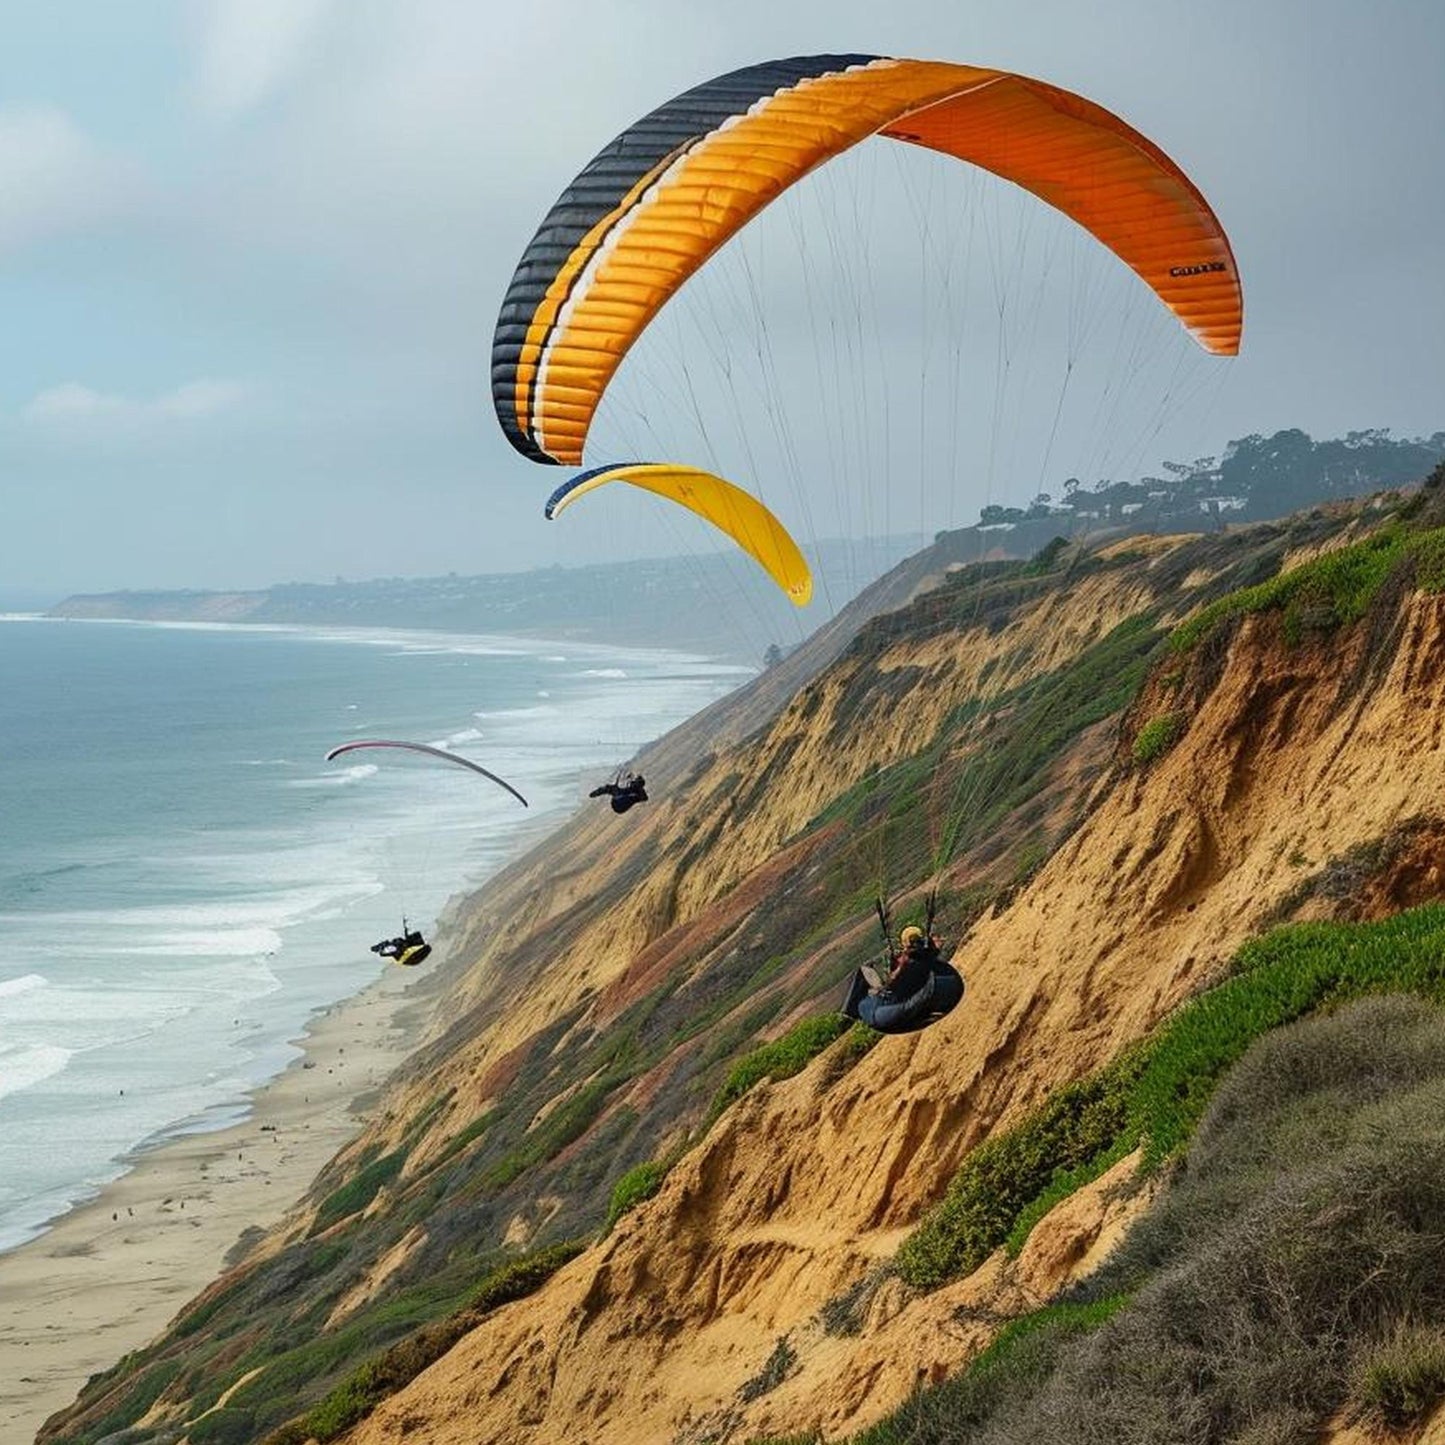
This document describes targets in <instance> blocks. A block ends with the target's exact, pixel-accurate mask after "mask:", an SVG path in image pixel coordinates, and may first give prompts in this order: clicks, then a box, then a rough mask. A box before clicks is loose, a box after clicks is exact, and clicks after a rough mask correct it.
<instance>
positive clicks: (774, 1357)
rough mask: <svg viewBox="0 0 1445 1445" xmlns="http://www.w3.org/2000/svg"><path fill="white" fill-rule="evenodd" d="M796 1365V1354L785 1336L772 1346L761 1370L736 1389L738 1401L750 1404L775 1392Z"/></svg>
mask: <svg viewBox="0 0 1445 1445" xmlns="http://www.w3.org/2000/svg"><path fill="white" fill-rule="evenodd" d="M797 1363H798V1352H797V1350H795V1349H794V1348H793V1346H792V1343H791V1341H790V1340H789V1339H788V1337H787V1335H784V1336H783V1337H782V1338H781V1339H780V1340H779V1341H778V1342H777V1344H775V1345H774V1346H773V1352H772V1354H770V1355H769V1356H768V1358H767V1361H766V1362H765V1363H764V1365H763V1368H762V1369H761V1370H760V1371H759V1372H758V1373H757V1374H756V1375H754V1376H753V1377H752V1379H751V1380H746V1381H744V1383H743V1384H742V1385H741V1386H740V1387H739V1389H738V1399H739V1400H741V1401H742V1402H743V1404H745V1405H746V1404H750V1403H751V1402H752V1401H753V1400H760V1399H762V1397H763V1396H764V1395H766V1394H769V1393H770V1392H771V1391H773V1390H776V1389H777V1388H778V1386H779V1385H781V1384H782V1383H783V1381H784V1380H786V1379H787V1378H788V1374H789V1372H790V1371H791V1370H792V1368H793V1366H794V1365H796V1364H797Z"/></svg>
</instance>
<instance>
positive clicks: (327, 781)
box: [286, 763, 381, 788]
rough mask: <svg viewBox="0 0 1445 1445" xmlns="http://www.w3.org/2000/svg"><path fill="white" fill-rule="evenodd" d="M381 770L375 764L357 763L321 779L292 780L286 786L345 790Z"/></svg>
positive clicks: (325, 774) (323, 775)
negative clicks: (351, 784) (349, 785)
mask: <svg viewBox="0 0 1445 1445" xmlns="http://www.w3.org/2000/svg"><path fill="white" fill-rule="evenodd" d="M380 771H381V770H380V769H379V768H378V767H377V766H376V764H375V763H355V764H353V765H352V766H351V767H349V768H341V769H340V770H339V771H337V772H332V773H323V774H322V775H321V776H320V777H319V778H292V779H291V780H290V781H289V782H288V783H287V784H286V786H287V787H288V788H344V787H346V786H347V785H348V784H349V783H359V782H360V781H361V780H362V778H369V777H371V775H372V774H373V773H377V772H380Z"/></svg>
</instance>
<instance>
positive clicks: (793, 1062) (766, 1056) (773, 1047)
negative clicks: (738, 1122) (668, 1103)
mask: <svg viewBox="0 0 1445 1445" xmlns="http://www.w3.org/2000/svg"><path fill="white" fill-rule="evenodd" d="M852 1027H853V1023H852V1020H851V1019H846V1018H844V1017H843V1015H842V1014H818V1015H815V1016H814V1017H813V1018H808V1019H804V1020H803V1021H802V1022H801V1023H799V1024H795V1025H794V1026H793V1027H792V1028H791V1029H789V1030H788V1032H787V1033H785V1034H784V1035H783V1036H782V1038H780V1039H774V1040H773V1042H772V1043H770V1044H763V1045H761V1047H759V1048H756V1049H754V1050H753V1051H752V1052H751V1053H749V1054H744V1055H743V1057H742V1058H741V1059H739V1060H738V1062H737V1063H736V1064H734V1065H733V1067H732V1071H731V1072H730V1073H729V1074H728V1076H727V1078H726V1079H725V1080H724V1081H723V1085H722V1088H720V1089H719V1090H718V1091H717V1093H716V1094H714V1095H713V1100H712V1104H711V1105H710V1107H709V1108H708V1112H707V1124H708V1125H710V1124H711V1123H712V1122H713V1120H715V1119H716V1118H717V1117H718V1115H719V1114H721V1113H722V1112H723V1110H724V1109H726V1108H727V1107H728V1106H729V1105H730V1104H734V1103H736V1102H737V1100H739V1099H741V1098H742V1096H743V1095H744V1094H746V1093H747V1092H748V1090H749V1089H752V1088H753V1087H754V1086H756V1085H758V1084H761V1083H762V1081H763V1080H764V1079H774V1080H777V1079H791V1078H792V1077H793V1075H794V1074H800V1073H802V1071H803V1070H804V1069H805V1068H807V1066H808V1065H809V1064H810V1063H811V1062H812V1061H813V1059H815V1058H816V1057H817V1056H818V1055H819V1054H821V1053H822V1052H823V1050H824V1049H826V1048H827V1047H828V1045H829V1044H831V1043H832V1042H833V1041H834V1040H835V1039H836V1038H838V1037H840V1036H841V1035H842V1034H845V1033H847V1032H848V1030H849V1029H851V1028H852ZM706 1127H707V1125H704V1128H706Z"/></svg>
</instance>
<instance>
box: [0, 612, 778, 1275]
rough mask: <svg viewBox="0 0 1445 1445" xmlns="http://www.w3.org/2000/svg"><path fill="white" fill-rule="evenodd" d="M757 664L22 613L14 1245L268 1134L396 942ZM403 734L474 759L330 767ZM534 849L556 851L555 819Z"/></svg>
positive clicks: (1, 701) (2, 1088)
mask: <svg viewBox="0 0 1445 1445" xmlns="http://www.w3.org/2000/svg"><path fill="white" fill-rule="evenodd" d="M748 671H749V669H746V668H739V667H735V666H730V665H727V664H722V663H716V662H710V661H708V660H706V659H702V658H697V657H689V656H684V655H681V654H677V653H664V652H647V651H639V650H618V649H609V648H602V647H597V646H592V645H582V644H577V643H553V642H539V641H535V640H532V639H516V638H506V637H462V636H450V635H442V634H436V633H420V632H417V633H402V632H382V631H374V630H373V631H363V630H351V629H344V628H292V627H267V628H259V627H240V626H224V625H199V624H196V625H191V624H163V623H162V624H146V623H121V622H77V621H59V620H49V619H39V618H20V617H3V618H0V679H3V684H4V685H3V687H0V942H3V947H0V1251H3V1250H6V1249H10V1248H13V1247H15V1246H16V1245H18V1244H21V1243H23V1242H24V1241H25V1240H27V1239H30V1238H33V1237H34V1236H35V1235H36V1234H38V1233H40V1232H41V1231H42V1230H43V1228H44V1226H45V1224H46V1222H47V1221H49V1220H51V1219H54V1218H55V1217H57V1216H58V1215H59V1214H62V1213H64V1212H65V1211H66V1210H67V1209H68V1208H70V1207H71V1206H72V1205H73V1204H75V1203H77V1202H79V1201H81V1200H83V1199H86V1198H89V1197H91V1196H92V1195H94V1193H95V1192H96V1191H97V1190H98V1189H99V1187H100V1186H101V1185H102V1184H103V1183H105V1182H106V1181H107V1180H109V1179H112V1178H114V1177H115V1176H116V1175H117V1174H119V1173H120V1172H121V1171H122V1169H123V1168H124V1161H125V1158H126V1156H127V1155H129V1154H130V1153H132V1152H133V1151H135V1150H136V1149H138V1148H140V1147H142V1146H144V1145H146V1144H148V1143H150V1142H154V1141H155V1140H157V1139H159V1138H163V1137H166V1136H168V1135H171V1134H174V1133H177V1132H184V1131H189V1130H202V1129H214V1128H222V1127H225V1126H226V1125H229V1124H231V1123H234V1122H236V1121H237V1120H238V1119H239V1118H241V1117H243V1115H244V1112H245V1108H246V1103H245V1095H246V1093H247V1091H249V1090H250V1089H252V1088H254V1087H255V1086H257V1085H258V1084H261V1083H263V1082H265V1081H266V1080H267V1079H269V1078H272V1077H274V1076H275V1075H276V1074H277V1073H279V1072H280V1071H281V1070H282V1069H283V1068H284V1067H285V1066H286V1065H287V1063H289V1062H290V1061H291V1059H293V1058H294V1057H295V1056H296V1053H297V1049H296V1047H295V1045H294V1044H293V1043H292V1042H291V1041H292V1040H294V1039H296V1038H298V1037H299V1035H300V1034H301V1032H302V1029H303V1027H304V1025H305V1022H306V1020H307V1018H308V1017H309V1016H310V1015H311V1014H312V1013H313V1012H314V1011H316V1010H317V1009H320V1008H324V1007H326V1006H328V1005H330V1004H332V1003H335V1002H336V1001H337V1000H339V999H342V998H345V997H348V996H350V995H351V994H353V993H356V992H357V991H359V990H360V989H361V988H363V987H364V986H365V985H366V984H367V983H369V982H370V981H371V980H372V979H374V978H375V977H376V976H377V975H378V974H379V973H380V972H381V971H382V970H383V969H385V968H388V967H394V965H390V964H387V963H385V962H383V961H382V960H380V959H378V958H377V957H376V956H375V955H373V954H371V953H370V952H369V951H368V949H369V946H370V945H371V944H372V943H373V942H375V941H376V940H378V939H381V938H384V937H388V936H390V935H392V934H394V933H396V932H397V931H398V929H399V927H400V924H401V919H402V915H403V914H405V916H406V917H407V918H408V920H409V921H410V922H411V923H412V925H413V926H420V927H421V928H423V929H424V930H426V931H427V933H428V936H430V935H431V932H432V930H433V928H434V925H435V923H436V920H437V918H438V915H439V914H440V912H441V910H442V909H443V907H444V905H445V903H446V901H447V900H448V899H449V898H450V897H451V896H453V895H454V894H456V893H458V892H460V891H461V890H463V889H464V888H467V887H471V886H474V885H476V884H477V883H479V882H481V881H482V880H484V879H485V878H486V877H487V876H488V875H489V874H491V873H492V872H494V871H495V870H496V869H497V868H498V867H500V866H501V865H502V864H503V863H505V862H506V861H507V860H508V858H509V857H511V856H512V854H513V853H514V851H515V849H516V847H517V845H518V840H519V837H520V836H522V835H521V834H520V833H519V829H521V828H523V827H524V825H529V824H531V823H533V822H534V820H536V819H537V818H538V817H539V816H543V817H545V816H547V815H548V814H552V815H553V816H556V817H558V818H560V817H561V816H563V815H565V813H566V812H567V811H570V810H571V809H572V808H573V807H574V806H576V805H577V804H578V803H579V802H581V801H582V800H583V798H584V795H585V793H586V791H587V787H588V786H589V785H590V783H592V782H596V781H601V779H602V777H603V776H605V774H606V773H607V772H608V771H610V769H611V768H612V767H614V766H615V765H616V764H617V763H618V762H620V761H621V760H622V759H624V758H625V757H627V756H629V755H630V754H631V753H633V752H634V751H635V750H636V749H637V747H638V746H640V745H641V744H642V743H643V742H645V741H647V740H649V739H651V738H654V737H657V736H659V735H660V734H661V733H663V732H665V731H666V730H667V729H668V728H670V727H672V726H673V725H675V724H676V723H678V722H680V721H682V720H683V719H684V718H686V717H688V716H690V715H691V714H693V713H694V712H696V711H697V710H698V709H699V708H701V707H703V706H704V705H706V704H707V703H708V702H711V701H712V700H713V699H715V698H717V697H719V696H721V695H722V694H723V693H725V692H727V691H729V690H730V689H731V688H733V687H734V686H736V685H737V683H738V682H739V681H740V680H741V679H742V678H743V677H744V676H746V675H747V673H748ZM361 737H390V738H403V739H407V740H410V741H414V742H425V743H431V744H433V745H438V746H442V747H445V748H448V749H450V750H453V751H457V752H460V753H463V754H465V755H467V756H470V757H472V758H474V759H475V760H476V761H477V762H479V763H481V764H482V765H483V766H485V767H486V768H488V769H489V770H491V771H492V772H495V773H498V774H499V775H500V776H502V777H504V778H506V779H507V781H508V782H510V783H512V784H513V785H514V786H515V787H516V788H517V789H519V791H521V792H522V793H523V794H524V795H525V796H526V797H527V799H528V800H529V802H530V804H531V807H530V809H527V810H524V809H523V808H522V807H521V806H520V804H518V803H517V801H516V800H515V799H514V798H512V797H510V796H509V795H508V794H507V793H505V792H504V791H503V790H501V789H500V788H497V787H496V786H495V785H494V784H493V783H491V782H488V781H487V780H486V779H484V778H482V777H480V776H478V775H477V774H475V773H472V772H469V771H467V770H465V769H461V768H456V767H453V766H449V765H447V764H445V763H439V762H434V761H432V760H429V759H425V758H420V757H416V756H414V755H402V754H395V753H381V752H376V753H359V754H358V753H352V754H348V755H347V756H346V757H344V758H341V759H338V760H337V762H336V763H332V764H329V763H326V762H324V761H323V757H324V754H325V753H326V751H327V750H328V749H329V748H331V747H334V746H335V745H337V744H338V743H342V742H346V741H349V740H352V739H355V738H361ZM527 836H531V833H530V831H529V832H528V834H527Z"/></svg>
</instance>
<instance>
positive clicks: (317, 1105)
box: [0, 956, 450, 1442]
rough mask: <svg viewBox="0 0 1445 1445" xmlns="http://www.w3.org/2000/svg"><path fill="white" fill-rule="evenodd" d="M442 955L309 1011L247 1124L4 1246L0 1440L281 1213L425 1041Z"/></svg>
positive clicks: (140, 1166) (137, 1173)
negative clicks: (429, 989) (432, 981)
mask: <svg viewBox="0 0 1445 1445" xmlns="http://www.w3.org/2000/svg"><path fill="white" fill-rule="evenodd" d="M449 961H450V960H449V957H448V956H443V958H442V959H441V960H439V962H438V964H437V965H435V966H434V967H433V968H431V969H428V970H427V971H426V972H425V973H423V974H420V975H411V974H409V973H407V972H405V971H403V970H401V969H392V970H391V971H390V972H388V973H386V974H383V975H382V976H381V977H380V978H379V979H376V980H374V981H373V982H371V983H370V984H368V985H367V986H366V987H365V988H364V989H362V990H361V991H360V992H359V993H356V994H353V995H351V996H350V997H348V998H345V999H342V1000H340V1001H338V1002H337V1003H335V1004H332V1005H331V1006H330V1007H329V1008H326V1009H323V1010H320V1011H318V1012H317V1013H315V1014H313V1015H312V1016H311V1017H310V1018H309V1019H308V1020H307V1022H306V1024H305V1026H304V1029H303V1032H302V1034H301V1035H300V1036H299V1037H298V1038H296V1039H295V1040H293V1042H295V1043H296V1044H297V1046H298V1047H299V1048H300V1049H301V1051H302V1052H301V1055H300V1057H298V1058H296V1059H293V1060H292V1061H291V1062H290V1063H289V1064H288V1065H287V1066H286V1068H285V1069H284V1070H283V1071H282V1072H281V1073H280V1074H278V1075H276V1077H275V1078H273V1079H271V1080H270V1081H269V1082H267V1083H265V1084H263V1085H261V1086H259V1087H258V1088H256V1089H254V1090H252V1091H251V1092H250V1093H248V1094H247V1095H246V1096H245V1102H246V1108H247V1114H246V1117H245V1118H244V1119H243V1120H241V1121H240V1122H239V1123H236V1124H230V1125H226V1126H225V1127H223V1128H221V1129H217V1130H214V1131H209V1132H205V1133H180V1134H174V1135H169V1136H161V1137H160V1138H159V1139H155V1140H150V1141H147V1142H146V1143H144V1144H142V1145H140V1146H138V1147H137V1148H136V1149H135V1150H133V1151H132V1152H131V1153H129V1154H128V1155H127V1156H125V1159H124V1161H123V1162H124V1164H125V1172H124V1173H122V1174H121V1175H119V1176H118V1177H117V1178H115V1179H113V1180H111V1181H110V1182H109V1183H107V1184H104V1185H102V1186H101V1188H100V1191H99V1193H98V1194H96V1195H95V1196H94V1197H93V1198H91V1199H89V1200H86V1201H85V1202H83V1203H81V1204H78V1205H76V1206H75V1207H74V1208H72V1209H71V1210H69V1211H68V1212H67V1213H65V1214H63V1215H60V1216H59V1217H58V1218H56V1219H55V1220H53V1221H52V1222H51V1223H50V1224H49V1225H47V1226H46V1228H45V1231H44V1233H42V1234H40V1235H39V1236H37V1237H36V1238H35V1239H32V1240H28V1241H26V1242H25V1243H24V1244H21V1245H18V1246H17V1247H16V1248H14V1249H12V1250H10V1251H8V1252H7V1253H5V1254H3V1255H0V1438H3V1439H4V1440H6V1441H11V1440H14V1441H16V1442H21V1441H25V1442H29V1441H32V1440H33V1439H34V1436H35V1432H36V1431H37V1430H39V1428H40V1427H41V1425H42V1424H44V1422H45V1421H46V1420H47V1419H48V1418H49V1417H50V1416H51V1415H53V1414H54V1413H55V1412H56V1411H57V1410H61V1409H64V1408H65V1407H66V1406H67V1405H69V1404H71V1403H72V1402H73V1401H74V1400H75V1398H76V1396H77V1395H78V1394H79V1392H80V1390H81V1389H82V1387H83V1386H84V1385H85V1383H86V1380H87V1379H88V1378H89V1377H90V1376H91V1375H92V1374H95V1373H96V1372H98V1371H103V1370H107V1369H109V1368H110V1367H111V1366H112V1365H114V1364H115V1363H116V1361H117V1360H119V1359H120V1358H121V1356H122V1355H124V1354H126V1353H127V1352H128V1351H130V1350H134V1349H138V1348H140V1347H141V1346H143V1345H145V1344H147V1343H148V1342H149V1341H150V1340H151V1339H153V1338H154V1337H155V1336H156V1335H157V1334H158V1333H159V1332H160V1331H161V1330H162V1329H163V1328H164V1327H165V1326H166V1324H167V1323H168V1322H169V1321H170V1320H171V1319H172V1318H173V1317H174V1316H175V1315H176V1313H177V1312H178V1311H179V1310H180V1309H181V1308H182V1307H183V1306H184V1305H185V1304H186V1303H187V1302H188V1301H189V1300H190V1299H192V1298H193V1297H194V1296H195V1295H196V1293H197V1292H198V1291H199V1290H201V1289H202V1288H204V1287H205V1286H206V1285H207V1284H209V1283H210V1282H211V1281H212V1280H213V1279H215V1278H216V1277H217V1276H218V1275H219V1274H220V1273H221V1272H222V1271H223V1270H224V1269H225V1268H226V1256H227V1255H228V1254H229V1253H230V1251H231V1249H232V1247H233V1246H234V1245H235V1244H236V1243H237V1241H238V1240H239V1239H240V1237H241V1235H242V1233H243V1232H244V1231H245V1230H247V1229H249V1228H252V1227H253V1226H260V1227H262V1228H267V1227H269V1226H271V1225H273V1224H274V1223H276V1222H277V1221H278V1220H280V1219H281V1218H282V1217H283V1216H284V1215H285V1214H286V1213H287V1212H288V1210H290V1209H291V1207H292V1206H293V1205H294V1204H295V1203H296V1201H297V1200H298V1199H299V1198H300V1197H301V1196H302V1194H303V1193H304V1192H305V1191H306V1189H307V1188H308V1187H309V1186H310V1184H311V1182H312V1180H313V1179H314V1178H315V1177H316V1174H317V1172H318V1171H319V1170H320V1169H321V1167H322V1166H323V1165H324V1164H325V1163H326V1162H327V1160H329V1159H330V1158H331V1157H332V1156H333V1155H334V1154H335V1153H336V1152H337V1150H338V1149H340V1148H341V1147H342V1145H344V1144H345V1143H346V1142H347V1141H348V1140H349V1139H351V1138H352V1137H353V1136H354V1135H355V1134H356V1133H357V1132H358V1131H359V1130H360V1129H361V1128H362V1127H363V1125H364V1124H365V1123H366V1121H367V1119H368V1117H369V1115H370V1110H371V1109H372V1108H373V1107H374V1106H375V1099H376V1091H377V1090H378V1089H379V1087H380V1085H381V1084H382V1083H383V1082H384V1081H385V1080H386V1078H387V1077H388V1076H389V1075H390V1074H391V1073H392V1072H393V1070H394V1069H395V1068H396V1067H397V1066H398V1065H399V1064H401V1063H402V1062H403V1061H404V1060H405V1059H406V1058H407V1057H408V1056H409V1055H410V1054H411V1052H412V1051H413V1049H414V1048H415V1047H416V1045H417V1043H418V1042H419V1041H420V1040H421V1038H422V1036H423V1034H424V1032H425V1027H426V1023H427V1017H428V1014H429V1008H428V1001H427V1000H426V999H425V998H424V997H419V996H418V995H417V986H418V985H420V984H422V983H424V982H425V981H426V980H427V979H429V978H431V977H432V976H434V974H435V973H436V972H437V970H438V969H439V968H445V967H446V966H447V963H448V962H449Z"/></svg>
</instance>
